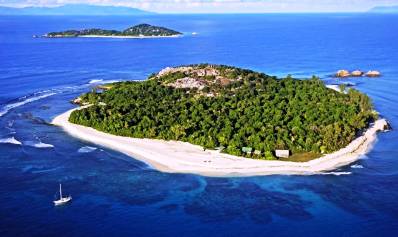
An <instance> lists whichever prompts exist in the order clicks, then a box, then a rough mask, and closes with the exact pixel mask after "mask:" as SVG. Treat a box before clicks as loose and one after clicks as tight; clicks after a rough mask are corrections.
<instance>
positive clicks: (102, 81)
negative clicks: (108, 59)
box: [88, 79, 119, 84]
mask: <svg viewBox="0 0 398 237" xmlns="http://www.w3.org/2000/svg"><path fill="white" fill-rule="evenodd" d="M118 81H119V80H103V79H93V80H91V81H89V82H88V84H107V83H114V82H118Z"/></svg>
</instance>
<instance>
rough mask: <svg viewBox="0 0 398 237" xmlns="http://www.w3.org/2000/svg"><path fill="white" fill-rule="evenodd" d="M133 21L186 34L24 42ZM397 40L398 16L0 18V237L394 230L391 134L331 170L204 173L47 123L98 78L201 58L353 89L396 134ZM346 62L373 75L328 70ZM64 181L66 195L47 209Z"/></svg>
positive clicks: (138, 75)
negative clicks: (167, 165)
mask: <svg viewBox="0 0 398 237" xmlns="http://www.w3.org/2000/svg"><path fill="white" fill-rule="evenodd" d="M138 23H149V24H155V25H162V26H166V27H170V28H172V29H175V30H178V31H181V32H183V33H184V34H185V36H184V37H181V38H170V39H92V38H90V39H89V38H76V39H45V38H32V35H41V34H44V33H47V32H49V31H57V30H66V29H79V28H90V27H99V28H107V29H124V28H127V27H129V26H131V25H135V24H138ZM192 32H197V35H192ZM397 39H398V15H371V14H324V15H317V14H313V15H304V14H302V15H278V14H274V15H272V14H271V15H158V16H156V15H154V16H139V17H28V16H22V17H15V16H14V17H11V16H9V17H7V16H1V17H0V236H2V237H3V236H24V237H26V236H55V235H56V236H184V237H185V236H256V237H258V236H286V237H291V236H306V237H309V236H396V234H397V233H398V155H397V154H398V132H397V131H396V130H392V131H390V132H387V133H380V134H379V136H378V141H377V143H376V144H375V146H374V148H373V149H372V151H371V152H370V153H368V154H367V155H366V156H364V157H363V159H361V160H360V161H358V162H356V163H355V164H353V165H350V166H347V167H344V168H342V169H340V170H337V171H336V172H334V173H331V174H325V175H314V176H284V175H276V176H264V177H247V178H208V177H202V176H198V175H191V174H166V173H161V172H158V171H155V170H153V169H151V167H149V166H148V165H146V164H144V163H142V162H140V161H137V160H134V159H133V158H130V157H127V156H125V155H123V154H120V153H118V152H116V151H112V150H109V149H105V148H101V147H98V146H96V145H95V144H90V143H87V142H84V141H80V140H78V139H75V138H73V137H71V136H69V135H67V134H66V133H64V132H63V131H62V130H61V129H60V128H58V127H54V126H51V125H49V124H48V123H49V122H50V121H51V119H52V118H53V117H55V116H56V115H57V114H60V113H62V112H64V111H66V110H67V109H70V108H72V107H73V105H72V104H70V103H69V101H70V100H71V99H73V98H74V97H76V96H78V95H79V94H81V93H83V92H86V91H88V90H90V88H91V87H93V86H95V85H96V84H98V83H105V82H108V81H115V80H116V81H120V80H143V79H145V78H146V77H147V76H148V75H149V74H150V73H152V72H157V71H159V70H161V69H162V68H164V67H167V66H177V65H181V64H192V63H201V62H209V63H217V64H229V65H234V66H239V67H244V68H249V69H253V70H257V71H261V72H265V73H267V74H270V75H277V76H286V75H288V74H292V75H293V76H295V77H298V78H304V77H309V76H311V75H317V76H319V77H321V78H322V79H323V80H325V82H326V83H342V82H349V83H352V84H354V85H355V88H357V89H359V90H361V91H363V92H365V93H367V94H368V95H369V96H370V97H371V98H372V100H373V102H374V104H375V107H376V109H377V110H378V111H379V112H380V114H381V115H382V116H383V117H385V118H387V119H388V120H389V121H390V123H391V125H392V127H393V128H396V127H398V108H397V106H398V66H397V62H398V43H397ZM342 68H345V69H349V70H354V69H362V70H365V71H366V70H371V69H375V70H380V71H381V72H382V74H383V76H382V77H380V78H356V79H343V80H338V79H333V78H332V77H331V76H330V75H331V74H332V73H334V72H335V71H337V70H338V69H342ZM60 182H62V184H63V188H64V193H69V194H71V195H72V196H73V200H72V202H71V203H70V204H68V205H65V206H62V207H54V205H53V203H52V201H53V200H54V198H55V194H56V193H57V190H58V184H59V183H60Z"/></svg>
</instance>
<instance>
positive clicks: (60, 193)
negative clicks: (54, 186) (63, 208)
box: [59, 184, 62, 199]
mask: <svg viewBox="0 0 398 237" xmlns="http://www.w3.org/2000/svg"><path fill="white" fill-rule="evenodd" d="M59 198H60V199H62V188H61V184H59Z"/></svg>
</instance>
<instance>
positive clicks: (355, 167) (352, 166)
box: [351, 164, 363, 169]
mask: <svg viewBox="0 0 398 237" xmlns="http://www.w3.org/2000/svg"><path fill="white" fill-rule="evenodd" d="M351 168H353V169H362V168H363V166H362V165H358V164H354V165H351Z"/></svg>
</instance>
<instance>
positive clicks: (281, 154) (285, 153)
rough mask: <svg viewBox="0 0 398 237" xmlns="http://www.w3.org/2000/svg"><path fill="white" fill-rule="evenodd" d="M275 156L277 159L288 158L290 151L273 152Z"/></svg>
mask: <svg viewBox="0 0 398 237" xmlns="http://www.w3.org/2000/svg"><path fill="white" fill-rule="evenodd" d="M275 156H276V157H279V158H289V156H290V151H289V150H275Z"/></svg>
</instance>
